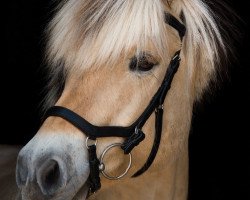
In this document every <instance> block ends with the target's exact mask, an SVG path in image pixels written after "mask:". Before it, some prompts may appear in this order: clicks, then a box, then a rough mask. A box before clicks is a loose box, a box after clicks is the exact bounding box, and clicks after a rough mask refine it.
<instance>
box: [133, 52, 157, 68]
mask: <svg viewBox="0 0 250 200" xmlns="http://www.w3.org/2000/svg"><path fill="white" fill-rule="evenodd" d="M157 64H158V62H157V61H156V60H155V59H154V58H153V56H151V55H150V54H147V53H145V52H142V53H140V54H139V55H138V56H134V57H133V58H131V60H130V64H129V69H130V70H131V71H136V70H137V71H144V72H145V71H149V70H151V69H153V67H154V66H155V65H157Z"/></svg>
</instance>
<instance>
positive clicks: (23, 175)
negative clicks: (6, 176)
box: [17, 156, 68, 195]
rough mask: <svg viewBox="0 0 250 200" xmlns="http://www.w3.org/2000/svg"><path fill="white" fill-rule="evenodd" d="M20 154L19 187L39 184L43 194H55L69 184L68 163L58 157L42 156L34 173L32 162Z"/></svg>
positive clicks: (18, 163)
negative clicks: (32, 171)
mask: <svg viewBox="0 0 250 200" xmlns="http://www.w3.org/2000/svg"><path fill="white" fill-rule="evenodd" d="M26 161H27V159H25V158H23V157H21V156H20V158H18V162H17V184H18V186H19V187H22V186H28V185H29V184H31V183H32V184H37V185H38V188H40V190H41V192H42V193H43V195H53V194H56V193H58V192H60V191H61V190H62V189H63V188H64V187H65V186H66V184H67V179H68V175H67V169H66V164H65V163H64V162H63V160H62V159H60V158H58V157H56V158H55V157H50V158H49V157H47V158H46V159H44V158H41V159H38V161H37V162H35V163H36V164H35V166H34V169H35V170H34V173H29V172H30V171H31V170H30V169H32V168H33V166H31V165H32V163H28V162H26Z"/></svg>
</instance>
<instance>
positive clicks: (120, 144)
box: [100, 143, 132, 180]
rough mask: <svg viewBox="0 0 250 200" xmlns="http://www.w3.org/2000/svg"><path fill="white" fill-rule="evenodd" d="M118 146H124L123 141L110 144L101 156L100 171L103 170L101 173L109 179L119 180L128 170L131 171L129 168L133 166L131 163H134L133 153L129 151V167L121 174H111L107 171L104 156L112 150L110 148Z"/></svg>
mask: <svg viewBox="0 0 250 200" xmlns="http://www.w3.org/2000/svg"><path fill="white" fill-rule="evenodd" d="M117 146H119V147H120V146H122V143H114V144H111V145H109V146H108V147H107V148H106V149H105V150H104V151H103V153H102V155H101V158H100V166H101V167H100V171H101V173H102V175H103V176H104V177H105V178H107V179H109V180H118V179H121V178H122V177H124V176H125V175H126V174H127V173H128V171H129V169H130V168H131V164H132V154H131V153H129V154H128V155H129V163H128V167H127V169H126V170H125V171H124V172H123V173H122V174H121V175H119V176H110V175H109V174H107V173H106V172H105V165H104V163H103V159H104V156H105V154H106V153H107V152H108V151H109V150H110V149H112V148H114V147H117Z"/></svg>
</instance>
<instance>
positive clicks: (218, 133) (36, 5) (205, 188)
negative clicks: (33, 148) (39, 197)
mask: <svg viewBox="0 0 250 200" xmlns="http://www.w3.org/2000/svg"><path fill="white" fill-rule="evenodd" d="M228 3H229V4H230V5H231V7H232V8H233V9H234V10H235V11H236V13H237V14H238V15H239V16H240V18H241V19H242V22H237V26H238V27H239V34H238V35H237V37H238V38H239V41H238V42H237V43H236V42H234V46H235V55H236V57H237V60H232V61H231V63H230V67H229V68H230V69H229V74H230V78H229V79H225V81H223V83H222V84H221V86H220V88H219V89H217V91H216V92H215V93H214V94H213V96H212V98H211V95H207V96H209V98H205V100H204V101H203V102H202V103H200V104H198V105H197V106H195V109H194V118H193V126H192V130H191V134H190V192H189V193H190V195H189V196H190V198H189V199H190V200H206V199H208V200H227V199H237V200H241V199H242V200H245V199H250V165H249V163H250V137H249V134H250V131H249V125H250V120H249V119H250V117H249V115H250V62H249V60H250V48H249V46H250V29H249V24H250V22H249V19H248V18H250V16H249V12H250V9H248V6H247V5H246V4H247V2H246V1H243V0H232V1H228ZM51 6H53V5H52V3H51V1H49V0H36V1H34V0H12V1H5V2H4V3H3V5H2V10H4V11H7V13H6V14H5V17H4V18H2V22H3V24H4V26H3V31H4V38H3V43H4V44H6V48H7V57H5V56H4V57H3V58H2V59H3V61H6V60H7V63H6V62H2V63H5V64H2V67H1V75H2V76H1V82H2V83H1V85H2V86H1V101H2V106H3V107H2V108H1V116H2V117H3V119H2V120H1V127H2V131H1V135H0V143H2V144H25V143H27V142H28V141H29V140H30V139H31V137H32V136H33V135H34V134H35V133H36V131H37V130H38V128H39V126H40V118H41V115H40V114H39V113H40V102H41V99H43V96H44V89H43V88H44V86H45V84H46V79H45V73H44V70H43V68H44V64H43V49H44V39H43V31H44V29H45V25H46V24H47V22H48V21H49V19H50V17H51Z"/></svg>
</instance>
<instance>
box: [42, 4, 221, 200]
mask: <svg viewBox="0 0 250 200" xmlns="http://www.w3.org/2000/svg"><path fill="white" fill-rule="evenodd" d="M88 9H89V10H88ZM91 9H92V10H94V11H95V12H93V13H91V12H90V11H91ZM164 11H167V12H170V13H172V14H173V15H175V16H176V17H177V18H179V15H180V12H181V11H183V13H184V15H185V17H186V19H185V21H186V26H187V34H186V36H185V38H184V43H183V47H182V53H181V58H182V61H181V66H180V68H179V70H178V72H177V74H176V75H175V77H174V80H173V83H172V86H171V90H170V91H169V93H168V95H167V98H166V100H165V103H164V109H165V113H164V123H163V136H162V140H161V145H160V149H159V152H158V154H157V157H156V159H155V161H154V163H153V165H152V166H151V167H150V169H149V170H148V171H147V172H146V173H145V174H144V175H143V176H141V177H139V178H136V179H130V178H129V176H127V177H126V178H124V179H123V180H121V181H110V180H106V179H104V178H103V177H102V189H101V190H100V191H99V192H98V193H97V194H95V195H93V196H92V197H90V199H92V200H94V199H96V200H99V199H102V200H105V199H109V200H112V199H118V198H120V199H122V200H126V199H136V200H140V199H147V200H151V199H152V200H153V199H166V200H184V199H186V198H187V188H188V185H187V182H188V181H187V180H188V148H187V147H188V133H189V129H190V124H191V118H192V107H193V103H194V101H195V100H196V99H197V98H199V96H200V95H201V93H202V91H203V90H204V89H205V88H206V87H207V85H208V82H209V80H210V79H211V78H212V75H213V73H214V71H215V63H216V62H217V61H218V54H217V49H218V46H221V47H222V48H224V47H223V41H222V39H221V36H220V33H219V31H218V28H217V25H216V24H215V22H214V19H213V17H212V14H211V12H210V11H209V9H208V8H207V7H206V6H205V4H204V3H203V2H202V1H200V0H174V1H161V0H145V1H143V2H142V1H141V0H134V1H119V0H118V1H111V0H105V1H90V0H85V1H78V0H69V1H66V3H65V4H64V6H63V7H62V9H61V10H60V11H59V12H58V14H57V15H56V16H55V18H54V20H53V21H52V22H51V24H50V26H49V32H50V39H49V42H48V52H47V53H48V54H47V57H48V60H49V63H50V64H51V65H52V67H51V72H52V73H55V76H54V77H56V76H57V75H58V74H57V72H58V71H60V69H61V68H60V66H58V67H59V69H58V68H56V67H57V64H58V63H59V62H63V63H64V67H65V68H64V70H65V72H66V74H67V77H66V85H65V89H64V91H63V93H62V96H61V97H60V98H59V100H58V101H57V103H56V104H57V105H61V106H65V107H67V108H69V109H71V110H73V111H75V112H76V113H78V114H79V115H81V116H83V117H84V118H85V119H87V120H88V121H89V122H91V123H92V124H96V125H99V126H101V125H119V126H127V125H130V124H131V123H132V122H134V120H135V119H137V117H138V116H139V115H140V114H141V113H142V112H143V111H144V109H145V107H146V106H147V105H148V103H149V101H150V99H151V98H152V96H153V95H154V93H155V92H156V91H157V89H158V87H159V86H160V84H161V82H162V79H163V77H164V74H165V71H166V66H167V65H168V63H169V62H170V59H171V56H173V55H174V53H175V52H176V51H177V50H179V49H180V48H181V42H180V39H179V37H178V34H177V32H176V30H174V29H173V28H171V27H170V26H168V25H166V24H165V23H164V19H163V12H164ZM100 22H101V23H100ZM141 51H146V52H148V53H150V54H152V56H153V57H154V59H156V60H157V61H158V62H159V65H158V66H156V67H155V68H154V69H153V70H152V72H148V73H139V72H131V71H129V67H128V66H129V62H130V59H131V58H132V57H133V56H134V55H138V53H140V52H141ZM60 131H61V132H64V133H67V134H68V137H69V138H70V137H73V136H74V137H77V138H79V140H81V141H82V142H83V143H84V140H85V138H86V136H85V135H83V134H82V133H80V132H79V131H78V130H77V129H76V128H75V127H73V126H72V125H71V124H69V123H68V122H66V121H65V120H62V119H60V118H55V117H50V118H49V119H47V120H46V121H45V123H44V125H43V126H42V127H41V129H40V131H39V134H40V135H43V134H49V133H51V132H58V134H59V133H60ZM143 131H144V132H145V133H146V139H145V141H143V142H142V143H141V145H140V146H138V147H136V148H135V149H134V150H133V165H132V168H131V170H130V172H129V175H132V174H133V173H134V172H136V170H138V169H139V168H140V167H141V166H142V165H143V164H144V163H145V161H146V159H147V157H148V155H149V152H150V149H151V146H152V141H153V137H154V115H152V116H151V117H150V119H149V120H148V121H147V123H146V125H145V126H144V128H143ZM121 140H122V139H121V138H102V139H99V140H98V145H97V150H98V152H97V153H98V156H100V154H101V152H102V151H103V150H104V148H105V147H106V146H107V145H108V144H112V143H114V142H117V141H121ZM118 153H119V152H118V150H114V151H113V152H111V153H110V154H109V156H108V159H107V160H109V161H110V160H112V162H109V165H108V168H107V170H108V171H111V172H112V173H113V174H118V173H119V172H120V171H121V170H122V169H124V167H125V166H126V164H127V163H126V160H124V158H123V157H122V156H119V157H118V156H117V154H118ZM86 162H87V161H86ZM77 187H81V186H77ZM79 190H80V188H79ZM79 196H81V192H79V193H78V194H77V195H76V196H75V199H80V197H79Z"/></svg>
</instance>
